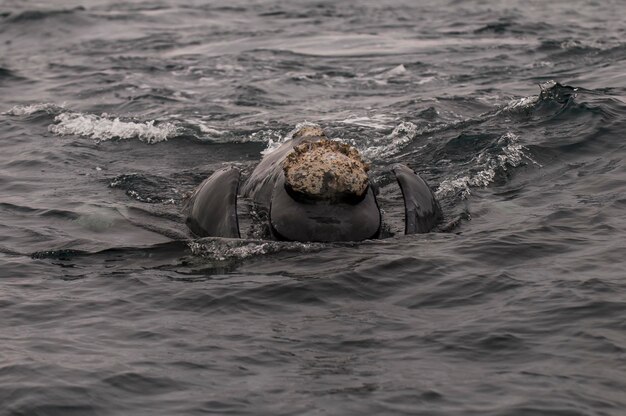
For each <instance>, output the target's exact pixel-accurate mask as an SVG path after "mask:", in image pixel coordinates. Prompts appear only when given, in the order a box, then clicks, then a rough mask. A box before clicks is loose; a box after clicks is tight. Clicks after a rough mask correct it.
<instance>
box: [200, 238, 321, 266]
mask: <svg viewBox="0 0 626 416" xmlns="http://www.w3.org/2000/svg"><path fill="white" fill-rule="evenodd" d="M188 246H189V248H190V249H191V252H192V254H193V255H195V256H200V257H203V258H205V259H208V260H213V261H228V260H240V259H245V258H249V257H257V256H263V255H268V254H275V253H279V252H296V253H311V252H317V251H320V250H322V249H324V248H325V247H327V246H328V245H327V244H323V243H299V242H286V241H267V240H241V239H226V238H212V237H209V238H202V239H199V240H195V241H191V242H189V243H188Z"/></svg>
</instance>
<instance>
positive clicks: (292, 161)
mask: <svg viewBox="0 0 626 416" xmlns="http://www.w3.org/2000/svg"><path fill="white" fill-rule="evenodd" d="M309 133H310V134H313V133H314V132H313V131H309ZM315 136H318V135H317V134H315ZM368 170H369V167H368V165H367V164H366V163H365V162H363V160H362V159H361V156H360V155H359V152H358V151H357V150H356V149H355V148H354V147H352V146H349V145H346V144H343V143H339V142H334V141H331V140H328V139H322V140H318V141H306V140H305V141H304V142H303V143H301V144H299V145H298V146H296V147H295V148H294V151H293V152H292V153H291V154H289V156H287V158H286V159H285V162H284V163H283V171H284V173H285V182H286V184H287V186H289V187H290V188H291V189H292V190H293V191H296V192H298V193H301V194H304V195H307V196H309V197H311V198H315V199H325V200H328V199H333V198H335V197H337V196H338V195H348V196H356V197H361V196H363V194H364V193H365V191H366V190H367V186H368V184H369V178H368V176H367V171H368Z"/></svg>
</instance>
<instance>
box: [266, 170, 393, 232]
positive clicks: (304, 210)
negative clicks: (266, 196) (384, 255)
mask: <svg viewBox="0 0 626 416" xmlns="http://www.w3.org/2000/svg"><path fill="white" fill-rule="evenodd" d="M269 217H270V218H269V219H270V226H271V230H272V233H273V234H274V236H275V238H277V239H279V240H289V241H319V242H334V241H362V240H367V239H370V238H377V237H378V235H379V233H380V225H381V218H380V210H379V209H378V204H377V202H376V197H375V196H374V192H373V191H372V189H371V188H370V187H368V188H367V189H366V191H365V194H364V195H363V196H362V197H361V199H360V200H359V201H354V200H345V199H344V200H336V199H332V200H313V199H303V198H294V196H293V194H292V193H291V192H289V191H288V189H287V187H286V186H285V180H284V177H281V178H280V180H278V182H277V183H276V186H275V187H274V191H273V194H272V204H271V206H270V215H269Z"/></svg>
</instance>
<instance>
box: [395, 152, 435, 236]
mask: <svg viewBox="0 0 626 416" xmlns="http://www.w3.org/2000/svg"><path fill="white" fill-rule="evenodd" d="M393 173H394V175H396V180H397V181H398V184H399V185H400V189H401V190H402V197H403V198H404V215H405V218H404V223H405V228H404V233H405V234H416V233H427V232H429V231H430V230H432V229H433V227H434V226H435V224H436V223H437V222H438V221H439V220H440V219H441V217H442V213H441V207H440V206H439V202H438V201H437V199H436V198H435V195H434V194H433V191H431V190H430V188H429V187H428V184H427V183H426V181H424V179H422V178H421V177H420V176H419V175H418V174H416V173H415V172H414V171H413V169H411V168H409V167H408V166H406V165H402V164H398V165H396V166H394V167H393Z"/></svg>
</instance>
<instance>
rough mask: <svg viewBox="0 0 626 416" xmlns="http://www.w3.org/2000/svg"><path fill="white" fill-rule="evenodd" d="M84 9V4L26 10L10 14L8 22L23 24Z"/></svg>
mask: <svg viewBox="0 0 626 416" xmlns="http://www.w3.org/2000/svg"><path fill="white" fill-rule="evenodd" d="M84 11H85V8H84V7H82V6H78V7H75V8H73V9H49V10H25V11H23V12H19V13H15V14H13V13H11V14H8V15H7V18H6V22H7V23H21V24H23V23H25V22H33V21H39V20H43V19H48V18H50V17H57V16H67V15H72V14H76V13H80V12H84Z"/></svg>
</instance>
